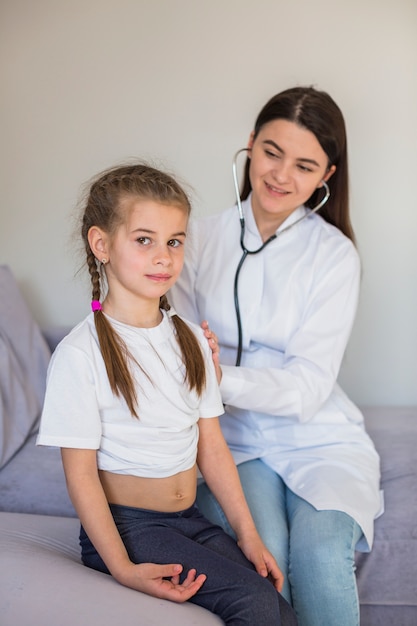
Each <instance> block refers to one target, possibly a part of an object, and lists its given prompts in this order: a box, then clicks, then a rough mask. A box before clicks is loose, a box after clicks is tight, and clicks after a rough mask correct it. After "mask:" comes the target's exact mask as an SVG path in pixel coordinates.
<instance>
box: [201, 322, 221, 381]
mask: <svg viewBox="0 0 417 626" xmlns="http://www.w3.org/2000/svg"><path fill="white" fill-rule="evenodd" d="M201 328H202V329H203V330H204V335H205V337H206V339H207V341H208V344H209V346H210V349H211V356H212V358H213V363H214V368H215V370H216V377H217V382H218V383H219V385H220V382H221V379H222V368H221V367H220V361H219V359H220V348H219V341H218V339H217V335H216V334H215V333H214V332H213V331H212V330H210V327H209V324H208V322H207V321H206V320H204V321H203V322H201Z"/></svg>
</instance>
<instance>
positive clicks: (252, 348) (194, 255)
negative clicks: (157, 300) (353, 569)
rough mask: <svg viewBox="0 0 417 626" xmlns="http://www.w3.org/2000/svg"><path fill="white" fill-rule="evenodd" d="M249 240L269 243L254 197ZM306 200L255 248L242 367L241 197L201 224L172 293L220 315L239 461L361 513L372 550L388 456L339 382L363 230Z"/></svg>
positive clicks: (364, 545)
mask: <svg viewBox="0 0 417 626" xmlns="http://www.w3.org/2000/svg"><path fill="white" fill-rule="evenodd" d="M243 209H244V213H245V216H246V234H245V244H246V247H247V248H248V249H250V250H253V249H256V248H258V247H259V246H260V245H261V244H262V240H261V238H260V235H259V232H258V229H257V226H256V223H255V220H254V217H253V213H252V209H251V203H250V199H248V200H247V201H246V202H244V203H243ZM305 213H306V209H305V208H304V207H300V208H298V209H297V210H296V211H295V212H294V213H293V214H292V215H290V217H289V218H288V219H287V220H286V221H285V222H284V223H283V224H282V225H281V227H280V229H278V231H277V232H278V237H277V239H275V240H274V241H272V242H271V243H270V244H268V246H267V247H266V248H265V249H264V250H263V251H262V252H260V253H259V254H256V255H249V256H248V257H247V258H246V260H245V262H244V265H243V268H242V270H241V273H240V279H239V299H240V309H241V315H242V326H243V352H242V361H241V367H235V365H234V363H235V359H236V349H237V324H236V315H235V309H234V300H233V282H234V276H235V270H236V267H237V265H238V262H239V259H240V257H241V254H242V250H241V248H240V245H239V238H240V223H239V219H238V213H237V209H236V207H232V208H231V209H228V210H226V211H224V212H222V213H219V214H214V215H211V216H208V217H205V218H202V219H200V220H198V221H196V222H193V223H192V224H191V225H190V233H189V237H188V239H187V243H186V262H185V267H184V270H183V273H182V276H181V278H180V279H179V281H178V282H177V284H176V285H175V286H174V288H173V289H172V290H171V293H170V300H171V302H172V303H173V305H174V307H175V309H176V310H177V311H178V313H179V314H181V315H183V316H184V317H186V318H188V319H189V320H191V321H193V322H197V323H199V322H201V321H202V320H203V319H206V320H208V322H209V324H210V327H211V329H212V330H213V331H214V332H215V333H216V334H217V336H218V338H219V344H220V347H221V359H220V360H221V363H222V371H223V378H222V382H221V393H222V399H223V402H224V403H225V405H226V406H225V409H226V412H225V414H224V415H223V417H222V418H221V424H222V429H223V432H224V435H225V437H226V440H227V442H228V444H229V446H230V448H231V450H232V453H233V455H234V458H235V460H236V462H237V463H240V462H242V461H245V460H249V459H254V458H262V459H263V461H264V462H265V463H266V464H267V465H269V466H270V467H271V468H273V469H274V470H275V471H276V472H277V473H278V474H279V475H280V476H281V477H282V478H283V480H284V481H285V483H286V484H287V485H288V487H289V488H290V489H291V490H292V491H294V492H295V493H296V494H298V495H299V496H300V497H302V498H304V499H305V500H307V501H308V502H310V503H311V504H312V505H313V506H314V507H316V508H317V509H319V510H320V509H335V510H339V511H344V512H345V513H347V514H349V515H351V516H352V517H353V518H354V519H355V520H356V521H357V522H358V523H359V525H360V526H361V528H362V530H363V532H364V535H365V541H362V542H361V545H358V548H359V549H362V550H367V549H369V548H370V546H371V545H372V540H373V520H374V518H375V517H376V516H377V515H378V513H379V512H380V511H381V508H382V507H381V494H380V491H379V479H380V470H379V457H378V455H377V453H376V451H375V448H374V445H373V443H372V441H371V440H370V438H369V436H368V435H367V433H366V432H365V429H364V424H363V417H362V414H361V412H360V411H359V409H358V408H357V407H356V406H355V405H354V404H353V403H352V402H351V401H350V400H349V399H348V397H347V396H346V395H345V393H344V392H343V391H342V390H341V388H340V387H339V385H338V384H337V382H336V379H337V376H338V373H339V368H340V364H341V361H342V358H343V354H344V351H345V348H346V344H347V341H348V339H349V335H350V332H351V329H352V324H353V321H354V317H355V313H356V308H357V300H358V292H359V283H360V262H359V257H358V254H357V251H356V249H355V247H354V246H353V244H352V243H351V241H350V240H349V239H348V238H346V237H345V236H344V235H343V234H342V233H341V232H340V231H339V230H338V229H336V228H335V227H333V226H331V225H329V224H328V223H327V222H325V221H324V220H323V219H322V218H321V217H319V216H318V215H314V214H313V215H310V216H309V217H307V218H306V219H304V220H302V221H301V222H300V223H298V224H296V225H294V226H293V227H292V228H290V229H289V230H288V231H286V232H283V233H282V235H279V231H280V230H282V229H283V228H285V227H286V226H288V225H289V224H290V223H293V222H295V221H296V220H297V219H298V218H299V217H301V216H302V215H304V214H305Z"/></svg>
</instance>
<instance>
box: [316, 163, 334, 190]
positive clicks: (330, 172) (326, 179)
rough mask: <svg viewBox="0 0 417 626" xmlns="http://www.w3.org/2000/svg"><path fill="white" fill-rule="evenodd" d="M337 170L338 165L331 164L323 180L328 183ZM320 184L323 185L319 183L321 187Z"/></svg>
mask: <svg viewBox="0 0 417 626" xmlns="http://www.w3.org/2000/svg"><path fill="white" fill-rule="evenodd" d="M335 171H336V165H331V166H330V167H329V169H328V170H327V172H326V174H325V176H323V178H322V180H324V182H325V183H327V181H328V180H329V178H330V177H331V176H333V174H334V173H335ZM320 186H321V185H319V187H320Z"/></svg>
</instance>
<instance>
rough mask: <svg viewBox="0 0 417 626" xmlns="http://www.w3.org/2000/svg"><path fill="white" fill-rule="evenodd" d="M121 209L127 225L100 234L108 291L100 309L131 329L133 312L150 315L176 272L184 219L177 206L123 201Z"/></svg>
mask: <svg viewBox="0 0 417 626" xmlns="http://www.w3.org/2000/svg"><path fill="white" fill-rule="evenodd" d="M123 208H124V210H125V211H126V215H127V220H126V222H125V223H123V224H122V225H121V226H119V228H118V229H117V231H116V233H115V234H114V235H113V236H111V237H109V236H108V235H107V234H105V233H102V232H101V236H102V245H103V247H104V249H103V251H102V252H99V255H100V254H103V255H104V258H107V263H106V265H105V271H106V277H107V282H108V287H109V289H108V295H107V297H106V300H105V302H104V307H103V308H104V311H105V312H107V313H108V314H109V315H111V316H114V317H115V318H116V319H119V320H120V321H125V322H126V323H133V324H134V323H135V321H136V323H137V321H138V320H139V319H140V315H139V316H138V311H145V312H146V311H148V312H149V314H151V313H152V312H153V311H156V310H157V309H159V298H160V297H161V296H162V295H164V294H165V293H166V292H167V291H168V289H169V288H170V287H172V285H173V284H174V283H175V281H176V280H177V278H178V276H179V274H180V272H181V269H182V266H183V261H184V242H185V237H186V229H187V222H188V215H187V212H186V210H185V209H183V208H180V207H178V206H173V205H165V204H159V203H158V202H154V201H151V200H146V199H139V200H137V199H133V200H132V199H130V200H128V201H126V200H125V201H124V203H123ZM99 255H97V254H96V257H97V258H98V259H101V258H102V257H101V256H99ZM106 305H107V306H106ZM138 306H139V307H141V308H140V309H138ZM143 306H145V307H146V308H145V309H144V308H143ZM149 319H150V318H149ZM141 323H144V322H143V320H142V321H141Z"/></svg>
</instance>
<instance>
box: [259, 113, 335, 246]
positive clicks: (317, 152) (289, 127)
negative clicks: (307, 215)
mask: <svg viewBox="0 0 417 626" xmlns="http://www.w3.org/2000/svg"><path fill="white" fill-rule="evenodd" d="M248 148H249V153H248V156H249V158H250V168H249V178H250V182H251V185H252V191H253V193H252V208H253V212H254V216H255V220H256V223H257V226H258V229H259V231H260V233H261V236H262V238H263V239H264V240H265V239H266V238H268V237H269V236H270V235H272V234H273V233H274V232H275V231H276V229H277V228H278V227H279V226H280V225H281V224H282V222H283V221H284V220H285V219H286V218H287V217H288V216H289V215H290V214H291V213H292V212H293V211H294V210H295V209H296V208H297V207H299V206H300V205H302V204H303V203H304V202H306V200H308V199H309V197H310V196H311V194H312V193H313V192H314V190H315V189H316V188H317V187H320V186H322V181H323V180H325V181H327V180H328V179H329V178H330V176H331V175H332V174H333V172H334V171H335V170H336V167H335V166H334V165H332V166H331V167H330V168H328V158H327V155H326V153H325V152H324V150H323V148H322V147H321V146H320V144H319V142H318V140H317V139H316V137H315V135H314V134H313V133H312V132H310V131H309V130H307V129H305V128H303V127H301V126H298V125H297V124H295V123H294V122H289V121H288V120H282V119H277V120H273V121H272V122H269V123H268V124H265V125H264V126H262V128H261V130H260V131H259V133H258V135H257V136H256V138H254V134H253V133H252V135H251V137H250V139H249V144H248Z"/></svg>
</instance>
